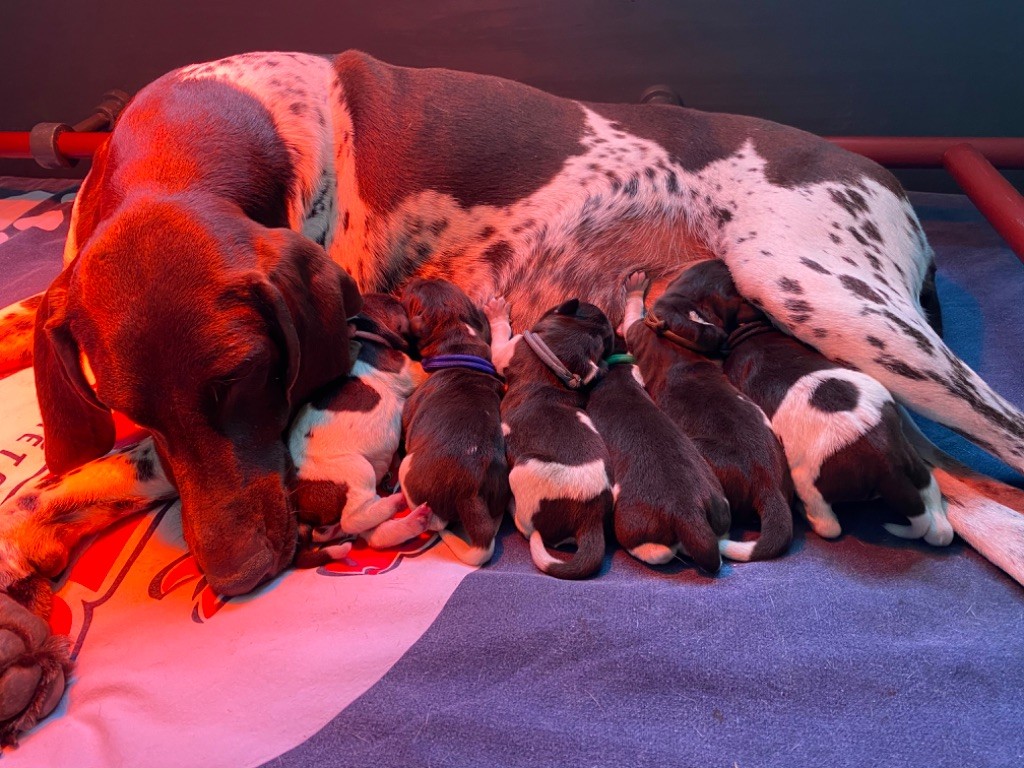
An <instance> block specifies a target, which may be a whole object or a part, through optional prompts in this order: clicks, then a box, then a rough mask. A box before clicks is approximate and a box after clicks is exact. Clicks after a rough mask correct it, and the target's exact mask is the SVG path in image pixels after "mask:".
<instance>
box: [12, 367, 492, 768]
mask: <svg viewBox="0 0 1024 768" xmlns="http://www.w3.org/2000/svg"><path fill="white" fill-rule="evenodd" d="M39 423H40V417H39V410H38V406H37V404H36V402H35V393H34V386H33V380H32V372H31V371H27V372H22V373H19V374H16V375H14V376H12V377H10V378H8V379H4V380H2V381H0V473H3V478H2V480H0V499H4V498H7V497H8V496H9V495H10V494H11V493H12V492H16V490H17V488H19V487H20V486H21V485H22V484H24V483H25V482H30V481H31V479H32V478H34V477H36V476H38V475H41V474H42V473H44V472H45V467H44V464H43V457H42V441H41V440H38V439H36V438H38V436H39V435H40V428H39ZM25 436H29V437H25ZM31 436H35V437H31ZM11 454H13V455H11ZM433 543H434V538H433V537H429V536H424V537H422V538H420V539H418V540H415V541H413V542H410V543H409V544H407V545H405V546H404V547H401V548H398V549H396V550H390V551H387V552H376V551H373V550H370V549H368V548H366V547H365V546H363V545H361V544H357V545H356V546H355V547H353V550H352V552H351V553H350V554H349V559H348V560H346V561H345V562H339V563H332V564H330V565H328V566H325V567H323V568H321V569H319V570H318V571H288V572H286V573H285V574H283V575H281V576H280V577H278V578H277V579H276V580H274V581H273V582H272V583H271V584H269V585H267V586H265V587H264V588H262V589H261V590H259V591H258V593H256V594H253V595H248V596H245V597H242V598H233V599H231V600H227V601H225V600H220V599H218V598H217V597H216V596H215V595H213V593H212V592H210V590H209V589H208V588H207V586H206V582H205V579H203V578H202V576H201V574H200V573H199V571H198V569H197V568H196V565H195V562H194V560H193V559H192V557H191V555H189V554H188V552H187V551H186V549H185V545H184V540H183V538H182V534H181V524H180V515H179V509H178V503H177V502H170V503H167V504H164V505H162V506H160V507H159V508H157V509H155V510H153V511H151V512H148V513H146V514H144V515H140V516H137V517H135V518H131V519H128V520H126V521H124V522H122V523H121V524H119V525H117V526H115V527H114V528H112V529H111V530H109V531H107V532H106V533H105V534H103V535H102V536H100V537H98V538H97V539H96V540H95V541H94V542H92V543H91V544H90V545H89V546H88V547H86V548H85V549H84V550H83V551H82V552H81V553H78V556H77V557H76V559H75V561H74V564H73V566H72V567H71V568H70V569H69V572H68V573H67V575H66V576H65V577H64V579H63V581H62V583H61V584H60V585H58V591H57V595H56V597H57V599H56V600H55V607H54V612H53V615H52V617H51V625H52V626H53V628H54V631H56V632H60V633H65V634H69V635H71V637H72V641H73V647H74V652H75V654H76V656H77V667H76V671H75V675H74V678H73V681H72V684H71V686H70V687H69V689H68V695H67V698H66V699H65V701H64V702H63V703H62V704H61V706H60V708H59V709H58V710H57V712H56V713H55V714H54V715H53V716H52V717H51V718H49V719H48V720H47V721H45V722H44V723H43V724H42V725H41V726H40V727H38V728H36V729H35V730H34V731H32V732H30V733H28V734H27V735H26V736H25V737H24V738H23V739H22V741H21V746H20V747H19V748H18V749H17V750H14V751H11V752H9V753H8V754H5V755H4V763H5V765H8V766H11V767H12V768H14V767H16V766H33V767H36V766H40V765H83V766H84V765H109V764H115V765H116V764H123V765H141V764H145V765H154V766H159V765H167V766H181V765H203V766H211V767H212V766H237V765H255V764H259V763H262V762H264V761H266V760H269V759H271V758H273V757H275V756H277V755H279V754H281V753H283V752H285V751H287V750H289V749H291V748H292V747H294V746H296V745H298V744H300V743H302V742H303V741H305V740H306V739H307V738H308V737H309V736H311V735H312V734H313V733H315V732H316V731H317V730H319V729H320V728H321V727H322V726H323V725H324V724H325V723H327V722H328V721H330V720H331V719H332V718H333V717H334V716H335V715H337V714H338V713H339V712H340V711H342V710H343V709H344V708H345V707H346V706H347V705H348V704H349V703H351V702H352V701H353V700H354V699H355V698H357V697H358V696H359V695H361V694H362V693H363V692H364V691H366V690H367V689H368V688H369V687H370V686H371V685H373V684H374V683H375V682H377V680H379V679H380V678H381V677H382V676H383V675H384V674H385V673H386V672H387V671H388V669H390V668H391V666H392V665H393V664H394V663H395V662H396V661H397V660H398V659H399V658H400V657H401V656H402V655H403V654H404V653H405V651H406V650H407V649H408V648H409V647H410V646H411V645H412V644H413V643H414V642H415V641H416V640H417V639H418V638H419V637H420V636H421V635H422V634H423V633H424V632H425V631H426V630H427V628H428V627H429V626H430V625H431V623H432V622H433V621H434V619H435V618H436V617H437V615H438V613H440V611H441V609H442V608H443V607H444V605H445V603H446V602H447V600H448V598H449V597H450V596H451V594H452V592H454V590H455V588H456V587H457V586H458V585H459V583H460V582H461V581H462V579H463V578H464V577H465V576H466V575H467V574H468V573H470V572H471V571H472V569H471V568H469V567H468V566H465V565H463V564H462V563H459V562H458V561H456V560H455V559H454V558H453V557H452V556H451V555H450V554H449V552H448V549H447V548H446V547H434V546H432V544H433ZM338 576H347V577H348V576H355V577H356V578H337V577H338ZM182 733H188V734H189V738H187V739H182V738H181V734H182ZM226 734H230V736H226Z"/></svg>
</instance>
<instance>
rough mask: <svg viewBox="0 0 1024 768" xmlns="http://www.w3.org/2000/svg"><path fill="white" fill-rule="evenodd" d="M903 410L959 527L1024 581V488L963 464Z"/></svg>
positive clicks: (976, 545)
mask: <svg viewBox="0 0 1024 768" xmlns="http://www.w3.org/2000/svg"><path fill="white" fill-rule="evenodd" d="M900 411H901V413H902V416H903V431H904V434H906V436H907V438H908V439H909V440H910V443H911V445H913V446H914V448H916V449H917V451H918V453H920V454H921V458H923V459H924V460H925V461H926V462H928V463H929V464H931V465H932V466H933V467H934V468H935V469H934V474H935V479H936V480H938V482H939V488H941V489H942V495H943V496H944V497H945V500H946V510H945V512H946V516H947V517H948V518H949V522H950V524H951V525H952V526H953V530H954V531H956V532H957V533H958V534H960V536H961V538H963V539H964V540H965V541H966V542H967V543H968V544H970V545H971V546H972V547H973V548H974V549H975V550H977V551H978V552H979V553H980V554H981V555H982V557H984V558H985V559H986V560H988V561H989V562H991V563H992V564H993V565H996V566H998V567H999V568H1001V569H1002V570H1004V571H1005V572H1006V573H1007V574H1009V575H1010V576H1011V577H1012V578H1013V579H1014V580H1015V581H1017V582H1018V583H1019V584H1021V585H1024V491H1022V490H1021V489H1019V488H1014V487H1013V486H1011V485H1007V484H1006V483H1001V482H999V481H998V480H993V479H992V478H991V477H986V476H985V475H982V474H981V473H979V472H975V471H974V470H973V469H971V468H970V467H967V466H966V465H964V464H961V463H960V462H959V461H957V460H956V459H954V458H953V457H952V456H950V455H949V454H948V453H946V452H945V451H943V450H941V449H940V448H939V447H938V446H937V445H935V444H934V443H933V442H932V441H931V440H929V439H928V438H927V437H925V435H924V433H922V432H921V430H920V429H919V428H918V426H917V424H916V423H915V422H914V420H913V419H911V418H910V416H909V414H908V413H907V412H906V410H904V409H903V408H900Z"/></svg>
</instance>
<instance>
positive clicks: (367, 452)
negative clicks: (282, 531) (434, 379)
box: [288, 293, 430, 557]
mask: <svg viewBox="0 0 1024 768" xmlns="http://www.w3.org/2000/svg"><path fill="white" fill-rule="evenodd" d="M351 326H352V327H353V329H354V331H353V333H352V336H353V338H354V339H355V340H356V341H358V342H359V345H360V346H359V353H358V356H357V357H356V360H355V363H354V364H353V366H352V370H351V372H350V373H349V375H348V376H347V377H346V378H343V379H339V380H338V381H337V382H335V383H334V384H332V385H330V386H328V387H326V388H325V389H323V390H321V391H320V392H319V393H317V395H315V396H314V397H313V399H312V400H311V401H310V402H309V403H307V404H306V405H305V406H303V408H302V410H300V411H299V414H298V416H297V417H296V419H295V421H294V422H293V423H292V427H291V430H290V431H289V437H288V449H289V451H290V452H291V455H292V460H293V461H294V462H295V468H296V483H295V488H294V489H293V490H292V500H293V502H294V504H295V510H296V514H297V515H298V518H299V521H300V523H305V524H307V525H310V526H315V527H317V528H319V529H320V530H318V531H316V532H315V534H314V535H315V536H316V539H317V540H318V541H330V540H332V539H334V538H336V537H338V536H343V535H359V536H360V537H361V538H363V539H364V540H365V541H366V542H367V543H368V544H369V545H370V546H371V547H376V548H382V549H383V548H387V547H394V546H397V545H399V544H401V543H403V542H405V541H408V540H409V539H411V538H414V537H415V536H418V535H419V534H421V533H423V531H424V530H426V527H427V521H428V516H429V514H430V509H429V507H427V506H426V505H420V506H419V507H418V508H417V509H415V510H413V512H412V513H411V514H410V515H407V516H405V517H400V518H395V514H396V513H398V512H400V511H402V510H404V509H405V507H406V500H405V497H404V496H403V495H402V494H401V493H395V494H391V495H390V496H387V497H386V498H381V497H380V495H379V494H378V493H377V488H378V486H379V485H380V484H381V482H382V481H383V479H384V477H385V475H386V474H387V473H388V472H389V471H390V469H391V467H392V464H393V462H394V460H395V456H396V454H397V453H398V450H399V448H400V447H401V443H402V409H403V408H404V407H405V402H406V400H408V398H409V396H410V395H411V394H412V393H413V390H414V389H415V388H416V386H417V385H418V384H420V383H422V381H423V380H424V378H425V374H424V373H423V369H422V367H421V366H420V365H419V364H418V363H414V362H413V361H412V360H411V359H410V357H409V354H408V352H409V341H408V335H409V318H408V317H407V316H406V314H405V309H404V308H403V307H402V304H401V302H400V301H398V299H395V298H393V297H391V296H388V295H385V294H379V293H373V294H369V295H367V296H364V297H363V311H362V312H360V313H359V314H358V315H356V317H355V318H353V320H352V321H351ZM325 554H328V555H331V556H332V557H336V556H337V555H338V554H339V551H338V550H334V551H333V552H332V550H331V549H330V548H329V547H328V548H325Z"/></svg>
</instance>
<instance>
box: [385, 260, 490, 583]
mask: <svg viewBox="0 0 1024 768" xmlns="http://www.w3.org/2000/svg"><path fill="white" fill-rule="evenodd" d="M402 304H403V305H404V306H405V309H406V312H407V313H408V316H409V325H410V329H411V332H412V336H413V338H414V339H415V341H416V344H417V348H418V351H419V353H420V356H421V359H422V363H423V369H424V370H425V371H428V372H429V373H430V376H429V377H428V378H427V380H426V381H425V382H424V383H423V384H422V385H421V386H420V387H419V388H417V390H416V391H415V392H414V393H413V395H412V397H410V398H409V400H408V402H407V403H406V405H405V410H404V412H403V415H402V425H403V428H404V431H405V450H406V456H405V458H404V459H403V460H402V464H401V466H400V467H399V470H398V480H399V483H401V486H402V492H403V493H404V494H405V498H406V499H407V500H408V502H409V505H410V506H413V505H419V504H428V505H429V506H430V509H431V514H430V517H429V521H428V529H429V530H432V531H438V532H439V533H440V534H441V540H442V541H443V542H444V543H445V544H447V545H448V547H449V548H450V549H451V550H452V552H453V553H454V554H455V556H456V557H458V558H459V559H460V560H462V561H463V562H465V563H468V564H470V565H483V564H484V563H486V562H487V561H488V560H490V559H491V556H492V555H493V554H494V539H495V536H496V535H497V533H498V527H499V526H500V525H501V518H502V516H503V515H504V514H505V509H506V508H507V507H508V500H509V486H508V464H507V462H506V460H505V440H504V437H503V436H502V431H501V417H500V414H499V409H500V406H501V393H502V388H503V385H502V382H501V379H500V378H499V377H498V376H497V373H496V372H495V370H494V366H493V365H492V364H491V349H490V333H489V329H488V325H487V320H486V318H485V317H484V314H483V312H482V311H481V310H480V309H479V308H478V307H477V306H476V305H474V304H473V303H472V302H471V301H470V300H469V298H468V297H467V296H466V294H464V293H463V292H462V291H461V290H460V289H459V288H457V287H456V286H455V285H454V284H452V283H450V282H448V281H446V280H423V279H416V280H412V281H411V282H409V283H408V284H407V285H406V287H405V290H404V291H403V293H402ZM462 536H464V537H465V538H462Z"/></svg>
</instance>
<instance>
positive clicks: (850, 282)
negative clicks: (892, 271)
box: [839, 275, 885, 304]
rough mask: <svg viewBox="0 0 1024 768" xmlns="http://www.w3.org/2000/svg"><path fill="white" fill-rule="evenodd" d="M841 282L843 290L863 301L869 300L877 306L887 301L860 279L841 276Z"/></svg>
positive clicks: (851, 276)
mask: <svg viewBox="0 0 1024 768" xmlns="http://www.w3.org/2000/svg"><path fill="white" fill-rule="evenodd" d="M839 282H840V283H842V285H843V288H845V289H846V290H848V291H849V292H850V293H852V294H854V295H855V296H860V297H861V298H862V299H867V300H868V301H871V302H874V303H875V304H884V303H885V300H884V299H883V298H882V297H881V296H880V295H879V294H878V292H877V291H876V290H875V289H874V288H872V287H871V286H870V285H868V284H867V283H865V282H864V281H863V280H861V279H860V278H857V277H854V276H853V275H840V277H839Z"/></svg>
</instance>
